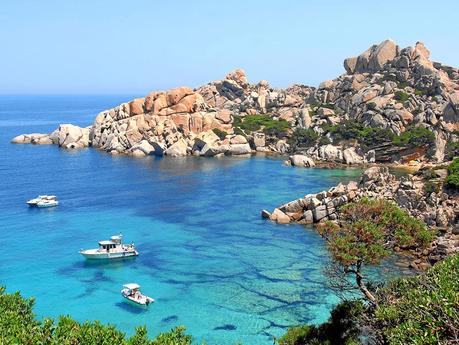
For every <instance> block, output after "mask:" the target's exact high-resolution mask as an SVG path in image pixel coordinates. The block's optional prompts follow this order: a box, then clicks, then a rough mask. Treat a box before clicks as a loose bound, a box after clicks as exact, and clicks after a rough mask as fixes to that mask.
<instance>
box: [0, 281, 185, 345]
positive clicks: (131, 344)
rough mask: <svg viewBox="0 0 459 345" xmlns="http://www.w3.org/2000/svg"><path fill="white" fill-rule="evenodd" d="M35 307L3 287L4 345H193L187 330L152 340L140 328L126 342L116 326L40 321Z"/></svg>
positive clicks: (0, 326) (66, 319)
mask: <svg viewBox="0 0 459 345" xmlns="http://www.w3.org/2000/svg"><path fill="white" fill-rule="evenodd" d="M33 305H34V300H33V299H25V298H23V297H22V296H21V295H20V294H19V293H18V292H16V293H13V294H7V293H5V288H3V287H0V344H18V345H19V344H21V345H23V344H24V345H25V344H31V345H32V344H49V345H73V344H75V345H76V344H84V345H92V344H94V345H190V344H191V341H192V338H191V336H190V335H186V334H185V333H184V331H185V328H184V327H176V328H174V329H172V330H171V331H170V332H167V333H162V334H160V335H158V336H157V337H156V338H155V339H153V340H149V339H148V337H147V329H146V328H145V327H138V328H137V329H136V333H135V334H134V335H133V336H132V337H131V338H126V336H125V334H124V333H123V332H121V331H119V330H118V329H116V327H115V326H112V325H102V324H101V323H100V322H98V321H95V322H88V321H86V322H84V323H79V322H77V321H75V320H73V319H72V318H71V317H70V316H61V317H60V318H59V320H58V321H57V323H56V322H55V321H54V320H52V319H49V318H45V319H44V320H43V321H38V320H36V319H35V315H34V313H33Z"/></svg>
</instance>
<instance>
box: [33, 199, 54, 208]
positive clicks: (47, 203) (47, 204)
mask: <svg viewBox="0 0 459 345" xmlns="http://www.w3.org/2000/svg"><path fill="white" fill-rule="evenodd" d="M57 205H59V201H57V200H40V201H39V202H37V207H40V208H45V207H55V206H57Z"/></svg>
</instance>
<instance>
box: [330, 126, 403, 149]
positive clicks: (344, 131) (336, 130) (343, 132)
mask: <svg viewBox="0 0 459 345" xmlns="http://www.w3.org/2000/svg"><path fill="white" fill-rule="evenodd" d="M323 129H324V131H325V132H327V133H330V134H331V135H332V137H333V138H334V139H335V140H336V141H338V142H339V141H342V140H350V139H356V140H357V141H358V142H359V143H360V144H361V145H362V146H364V147H365V148H368V149H370V148H372V147H374V146H378V145H381V144H383V143H386V142H390V141H391V140H392V138H393V137H394V134H393V133H392V132H391V131H390V130H388V129H383V128H378V127H370V126H365V125H363V124H362V123H360V122H357V121H354V120H346V121H344V122H342V123H340V124H337V125H331V126H330V125H327V126H324V127H323Z"/></svg>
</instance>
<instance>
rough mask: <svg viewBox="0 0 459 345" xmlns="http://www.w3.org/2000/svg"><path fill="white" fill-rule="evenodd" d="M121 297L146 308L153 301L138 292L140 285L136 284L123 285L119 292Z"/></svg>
mask: <svg viewBox="0 0 459 345" xmlns="http://www.w3.org/2000/svg"><path fill="white" fill-rule="evenodd" d="M121 295H122V296H123V297H124V298H126V299H127V300H128V301H131V302H133V303H136V304H138V305H141V306H147V305H149V304H150V303H153V302H154V301H155V300H154V299H153V298H151V297H148V296H147V295H144V294H142V293H141V292H140V285H139V284H136V283H129V284H125V285H123V290H121Z"/></svg>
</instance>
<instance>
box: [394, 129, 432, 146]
mask: <svg viewBox="0 0 459 345" xmlns="http://www.w3.org/2000/svg"><path fill="white" fill-rule="evenodd" d="M434 141H435V135H434V133H433V132H432V131H430V130H428V129H427V128H424V127H413V126H411V127H408V128H407V130H406V131H405V132H403V133H402V134H400V135H399V136H394V137H393V139H392V142H393V143H394V144H395V145H397V146H408V147H412V148H413V147H418V146H423V145H432V144H433V143H434Z"/></svg>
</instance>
